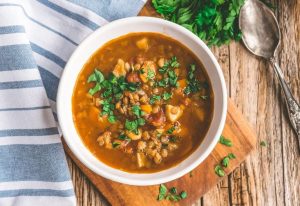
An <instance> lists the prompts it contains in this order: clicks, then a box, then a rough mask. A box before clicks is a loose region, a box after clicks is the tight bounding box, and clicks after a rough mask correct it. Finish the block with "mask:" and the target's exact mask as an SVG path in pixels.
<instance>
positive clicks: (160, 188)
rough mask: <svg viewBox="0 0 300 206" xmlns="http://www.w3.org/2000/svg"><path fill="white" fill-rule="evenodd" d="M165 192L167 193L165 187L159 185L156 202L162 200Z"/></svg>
mask: <svg viewBox="0 0 300 206" xmlns="http://www.w3.org/2000/svg"><path fill="white" fill-rule="evenodd" d="M167 191H168V189H167V187H166V186H165V185H164V184H160V186H159V194H158V197H157V200H158V201H160V200H163V199H164V198H165V196H166V194H167Z"/></svg>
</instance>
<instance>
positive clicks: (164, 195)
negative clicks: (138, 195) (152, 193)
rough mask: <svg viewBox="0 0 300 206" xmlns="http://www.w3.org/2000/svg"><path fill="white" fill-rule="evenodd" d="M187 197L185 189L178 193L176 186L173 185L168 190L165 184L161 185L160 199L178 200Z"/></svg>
mask: <svg viewBox="0 0 300 206" xmlns="http://www.w3.org/2000/svg"><path fill="white" fill-rule="evenodd" d="M185 198H187V193H186V192H185V191H182V192H180V193H179V194H178V193H177V189H176V187H172V188H170V189H169V191H168V189H167V187H166V186H165V185H164V184H161V185H160V186H159V194H158V197H157V200H158V201H161V200H164V199H165V200H169V201H172V202H178V201H180V200H182V199H185Z"/></svg>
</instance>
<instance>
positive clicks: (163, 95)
mask: <svg viewBox="0 0 300 206" xmlns="http://www.w3.org/2000/svg"><path fill="white" fill-rule="evenodd" d="M172 95H173V94H172V93H168V92H164V93H163V94H162V98H163V100H169V99H171V97H172Z"/></svg>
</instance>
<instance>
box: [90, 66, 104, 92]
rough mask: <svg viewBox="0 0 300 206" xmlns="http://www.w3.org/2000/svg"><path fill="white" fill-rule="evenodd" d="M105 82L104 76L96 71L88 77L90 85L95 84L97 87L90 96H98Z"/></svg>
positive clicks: (91, 90) (92, 89)
mask: <svg viewBox="0 0 300 206" xmlns="http://www.w3.org/2000/svg"><path fill="white" fill-rule="evenodd" d="M103 81H104V76H103V74H102V73H101V72H100V71H99V70H97V69H95V70H94V72H93V73H92V74H91V75H90V76H89V77H88V83H90V82H95V83H96V84H95V86H94V87H93V88H91V89H90V90H89V94H90V95H94V94H96V93H97V92H98V91H100V90H101V83H102V82H103Z"/></svg>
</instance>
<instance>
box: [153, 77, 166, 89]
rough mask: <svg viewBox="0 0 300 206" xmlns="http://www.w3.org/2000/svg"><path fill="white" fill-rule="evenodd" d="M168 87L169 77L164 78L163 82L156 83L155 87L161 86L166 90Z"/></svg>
mask: <svg viewBox="0 0 300 206" xmlns="http://www.w3.org/2000/svg"><path fill="white" fill-rule="evenodd" d="M168 85H169V78H168V77H166V78H163V79H162V80H160V81H157V82H155V86H159V87H164V88H166V87H168Z"/></svg>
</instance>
